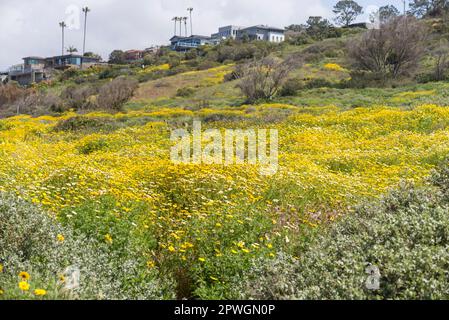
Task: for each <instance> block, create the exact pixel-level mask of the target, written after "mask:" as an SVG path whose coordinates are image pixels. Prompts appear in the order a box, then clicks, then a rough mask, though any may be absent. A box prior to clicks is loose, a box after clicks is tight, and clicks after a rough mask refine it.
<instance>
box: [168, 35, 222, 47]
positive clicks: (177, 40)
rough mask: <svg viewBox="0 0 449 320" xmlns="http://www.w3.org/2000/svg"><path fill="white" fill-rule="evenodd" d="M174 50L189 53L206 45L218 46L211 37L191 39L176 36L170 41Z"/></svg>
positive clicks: (193, 37)
mask: <svg viewBox="0 0 449 320" xmlns="http://www.w3.org/2000/svg"><path fill="white" fill-rule="evenodd" d="M170 43H171V48H172V50H176V51H187V50H189V49H194V48H198V47H200V46H204V45H213V44H216V41H215V40H214V39H212V38H211V37H207V36H198V35H192V36H190V37H181V36H174V37H172V38H171V39H170Z"/></svg>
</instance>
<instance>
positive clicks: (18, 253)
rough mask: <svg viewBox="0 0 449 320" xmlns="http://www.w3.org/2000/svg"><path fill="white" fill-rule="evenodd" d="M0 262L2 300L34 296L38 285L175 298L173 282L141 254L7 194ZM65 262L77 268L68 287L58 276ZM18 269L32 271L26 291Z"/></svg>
mask: <svg viewBox="0 0 449 320" xmlns="http://www.w3.org/2000/svg"><path fill="white" fill-rule="evenodd" d="M58 235H62V236H63V237H64V240H63V241H60V240H61V239H59V240H58ZM0 264H1V265H2V268H1V269H2V270H1V271H2V272H1V273H0V290H1V292H2V293H3V294H1V295H0V299H31V298H35V296H33V290H34V289H37V288H39V289H45V290H46V291H47V295H46V296H45V298H48V299H163V298H173V285H172V282H171V281H169V280H164V279H163V278H162V277H161V276H160V275H159V274H158V273H157V271H156V270H154V269H148V268H147V266H146V263H145V261H144V259H141V258H140V257H136V256H133V255H132V254H131V251H128V252H125V253H123V252H121V253H120V254H118V253H116V252H114V251H113V250H111V248H110V246H108V245H107V243H99V242H98V241H96V240H94V239H90V238H87V237H85V236H81V235H77V234H75V233H74V232H73V231H72V230H71V229H69V228H67V227H64V226H62V225H61V224H59V223H58V222H57V221H56V220H55V219H54V218H53V217H51V216H49V215H47V214H45V213H44V212H42V211H41V210H40V209H38V208H36V207H35V206H34V205H32V204H29V203H27V202H25V201H23V200H20V199H18V198H16V197H15V196H13V195H11V194H0ZM68 267H74V268H78V269H79V271H80V280H79V286H78V287H77V288H75V289H72V290H67V289H65V288H64V287H65V284H64V283H63V282H62V281H61V275H63V273H64V271H65V270H66V268H68ZM21 271H25V272H27V273H29V274H30V276H31V279H30V280H29V281H28V282H29V284H30V290H28V291H27V292H23V291H21V290H20V289H19V288H18V283H19V281H20V279H19V277H18V274H19V273H20V272H21Z"/></svg>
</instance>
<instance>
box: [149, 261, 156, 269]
mask: <svg viewBox="0 0 449 320" xmlns="http://www.w3.org/2000/svg"><path fill="white" fill-rule="evenodd" d="M155 266H156V264H155V263H154V261H153V260H148V261H147V267H148V269H151V268H154V267H155Z"/></svg>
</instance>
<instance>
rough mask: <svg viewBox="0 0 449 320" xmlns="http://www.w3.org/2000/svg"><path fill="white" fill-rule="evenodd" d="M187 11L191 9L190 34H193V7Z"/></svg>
mask: <svg viewBox="0 0 449 320" xmlns="http://www.w3.org/2000/svg"><path fill="white" fill-rule="evenodd" d="M187 11H189V13H190V35H191V36H193V22H192V11H193V8H187Z"/></svg>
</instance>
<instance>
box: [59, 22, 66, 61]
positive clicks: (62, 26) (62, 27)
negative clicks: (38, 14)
mask: <svg viewBox="0 0 449 320" xmlns="http://www.w3.org/2000/svg"><path fill="white" fill-rule="evenodd" d="M59 26H60V27H61V29H62V55H64V28H65V27H67V25H66V24H65V22H64V21H62V22H60V23H59Z"/></svg>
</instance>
